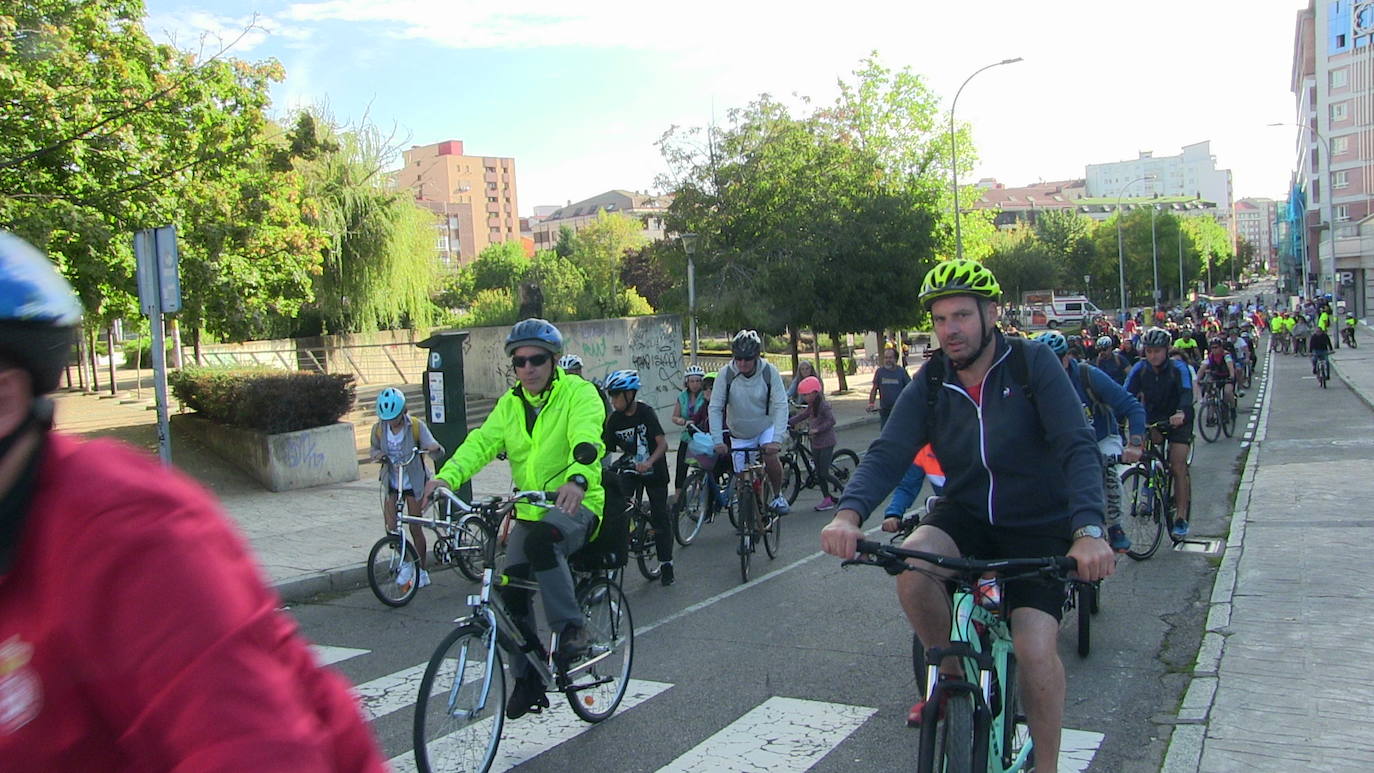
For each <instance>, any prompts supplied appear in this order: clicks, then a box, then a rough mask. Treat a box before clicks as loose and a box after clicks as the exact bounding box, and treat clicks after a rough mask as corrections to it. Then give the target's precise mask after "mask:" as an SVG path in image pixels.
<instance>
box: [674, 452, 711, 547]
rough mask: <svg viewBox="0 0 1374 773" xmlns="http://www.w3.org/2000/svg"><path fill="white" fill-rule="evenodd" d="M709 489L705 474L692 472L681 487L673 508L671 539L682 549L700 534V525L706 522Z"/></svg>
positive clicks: (696, 471)
mask: <svg viewBox="0 0 1374 773" xmlns="http://www.w3.org/2000/svg"><path fill="white" fill-rule="evenodd" d="M708 496H710V489H709V488H708V487H707V485H706V473H705V472H703V471H701V470H694V471H693V472H692V474H690V475H688V476H687V484H686V485H685V486H683V487H682V497H681V498H680V499H679V500H678V501H677V503H676V505H675V506H674V507H673V510H674V511H675V512H674V513H673V539H675V540H677V544H679V545H681V546H683V547H684V548H685V547H687V546H688V545H690V544H692V540H694V539H696V538H697V535H698V534H700V533H701V525H702V524H703V523H704V522H705V521H706V497H708Z"/></svg>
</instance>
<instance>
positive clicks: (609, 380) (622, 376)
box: [606, 370, 639, 393]
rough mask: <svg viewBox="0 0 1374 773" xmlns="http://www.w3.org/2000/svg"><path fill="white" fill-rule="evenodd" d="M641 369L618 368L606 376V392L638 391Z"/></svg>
mask: <svg viewBox="0 0 1374 773" xmlns="http://www.w3.org/2000/svg"><path fill="white" fill-rule="evenodd" d="M638 391H639V371H637V370H617V371H614V372H612V373H611V374H610V375H609V376H607V377H606V392H607V393H612V392H638Z"/></svg>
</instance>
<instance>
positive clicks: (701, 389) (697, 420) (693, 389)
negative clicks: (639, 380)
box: [673, 365, 710, 502]
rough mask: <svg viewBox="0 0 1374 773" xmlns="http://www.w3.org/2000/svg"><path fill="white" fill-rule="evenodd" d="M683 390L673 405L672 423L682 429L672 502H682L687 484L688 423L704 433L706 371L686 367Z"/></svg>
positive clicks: (689, 433) (694, 366)
mask: <svg viewBox="0 0 1374 773" xmlns="http://www.w3.org/2000/svg"><path fill="white" fill-rule="evenodd" d="M684 376H685V378H684V381H683V389H682V391H681V392H678V393H677V402H676V403H674V404H673V423H674V424H676V425H678V426H679V427H683V430H682V437H681V439H679V441H678V444H677V464H676V470H675V473H676V474H675V475H674V476H673V485H674V486H676V487H677V492H676V493H675V495H674V499H673V501H674V502H681V501H682V487H683V486H684V485H686V483H687V444H688V443H690V442H692V432H691V430H688V429H686V427H687V424H688V423H692V424H695V425H696V427H697V429H699V430H702V431H705V429H706V421H707V418H706V417H707V416H709V412H708V409H709V407H710V404H709V399H710V398H708V397H707V395H706V370H705V369H704V368H702V367H701V366H700V365H688V366H687V370H686V371H685V372H684Z"/></svg>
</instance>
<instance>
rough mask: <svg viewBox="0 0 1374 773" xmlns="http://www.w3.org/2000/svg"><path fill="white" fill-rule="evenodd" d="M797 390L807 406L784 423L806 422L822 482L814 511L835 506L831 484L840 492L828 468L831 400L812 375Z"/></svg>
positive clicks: (832, 416)
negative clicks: (819, 498) (818, 502)
mask: <svg viewBox="0 0 1374 773" xmlns="http://www.w3.org/2000/svg"><path fill="white" fill-rule="evenodd" d="M889 351H891V350H889ZM797 391H798V392H800V393H801V396H802V399H803V400H805V401H806V409H805V410H803V411H802V412H801V413H799V414H797V415H796V416H793V417H792V418H790V419H788V420H787V426H788V427H795V426H796V425H798V424H800V423H802V422H809V425H810V427H811V452H812V453H813V454H814V455H815V461H816V479H817V480H818V481H819V482H820V485H821V502H820V504H818V505H816V511H817V512H823V511H825V510H834V509H835V497H832V496H831V495H830V491H831V488H832V487H833V488H834V491H835V496H839V495H840V492H841V491H842V490H843V489H844V486H843V485H842V484H841V483H840V482H839V481H838V480H836V478H835V476H834V474H833V473H831V471H830V461H831V460H832V459H834V458H835V444H836V442H837V440H836V439H835V412H834V411H832V410H831V409H830V402H829V401H828V400H826V399H825V395H824V394H822V392H821V381H820V379H818V378H816V377H815V376H808V377H806V379H804V380H803V381H802V382H801V386H799V387H798V388H797Z"/></svg>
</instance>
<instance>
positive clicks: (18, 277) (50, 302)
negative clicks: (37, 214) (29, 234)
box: [0, 231, 81, 394]
mask: <svg viewBox="0 0 1374 773" xmlns="http://www.w3.org/2000/svg"><path fill="white" fill-rule="evenodd" d="M80 325H81V304H80V303H78V302H77V300H76V294H75V293H73V292H72V287H71V285H69V284H67V280H65V279H63V278H62V275H61V274H58V273H57V269H56V268H54V267H53V264H52V261H50V260H48V259H47V257H46V256H44V255H43V253H41V252H39V251H38V250H37V249H35V248H34V247H33V245H31V244H29V243H28V242H26V241H24V240H23V239H20V238H19V237H17V236H15V235H14V234H11V233H8V232H5V231H0V359H4V360H8V361H10V362H11V363H13V364H15V365H18V366H19V367H21V368H23V369H24V370H27V371H28V372H29V375H30V376H31V377H32V379H33V391H34V394H46V393H48V392H51V391H52V390H54V389H56V388H57V380H58V377H59V376H61V374H62V368H63V367H65V366H66V364H67V361H68V358H69V357H70V355H71V348H72V345H73V344H74V343H75V342H76V330H77V328H78V327H79V326H80Z"/></svg>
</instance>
